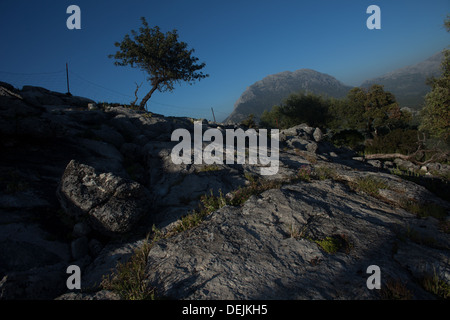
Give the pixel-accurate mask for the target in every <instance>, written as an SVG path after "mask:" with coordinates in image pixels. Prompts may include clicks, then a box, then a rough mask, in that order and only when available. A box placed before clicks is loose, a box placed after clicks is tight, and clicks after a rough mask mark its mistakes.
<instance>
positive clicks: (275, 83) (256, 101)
mask: <svg viewBox="0 0 450 320" xmlns="http://www.w3.org/2000/svg"><path fill="white" fill-rule="evenodd" d="M351 88H352V87H350V86H347V85H345V84H343V83H342V82H340V81H338V80H337V79H336V78H334V77H332V76H330V75H328V74H325V73H320V72H317V71H314V70H311V69H299V70H297V71H294V72H290V71H284V72H280V73H277V74H272V75H269V76H267V77H265V78H264V79H262V80H260V81H257V82H255V83H254V84H253V85H251V86H250V87H248V88H247V89H246V90H245V91H244V93H242V95H241V96H240V98H239V99H238V100H237V101H236V103H235V105H234V110H233V112H232V113H231V114H230V116H229V117H228V118H227V119H225V122H240V121H242V120H244V119H246V118H247V116H248V115H249V114H254V115H255V117H256V118H259V117H260V116H261V115H262V113H263V112H264V110H270V109H271V108H272V107H273V106H274V105H276V104H280V103H281V102H282V101H283V100H284V99H285V98H287V97H288V96H289V95H290V94H292V93H298V92H300V91H302V92H305V93H307V92H311V93H314V94H323V95H326V96H329V97H335V98H340V97H344V96H345V95H346V94H347V92H348V91H349V90H350V89H351Z"/></svg>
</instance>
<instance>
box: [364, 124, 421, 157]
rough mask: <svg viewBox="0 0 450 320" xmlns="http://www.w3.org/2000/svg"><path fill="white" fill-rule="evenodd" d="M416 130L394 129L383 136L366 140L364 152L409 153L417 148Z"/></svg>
mask: <svg viewBox="0 0 450 320" xmlns="http://www.w3.org/2000/svg"><path fill="white" fill-rule="evenodd" d="M417 134H418V131H417V130H413V129H395V130H393V131H391V132H389V133H388V134H386V135H384V136H376V137H375V138H373V139H372V140H370V141H368V143H367V145H366V148H365V152H366V153H401V154H410V153H413V152H414V151H416V150H417V146H418V139H417Z"/></svg>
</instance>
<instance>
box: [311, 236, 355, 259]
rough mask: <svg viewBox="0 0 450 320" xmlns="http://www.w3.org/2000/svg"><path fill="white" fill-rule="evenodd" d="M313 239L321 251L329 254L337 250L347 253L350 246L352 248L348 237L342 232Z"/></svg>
mask: <svg viewBox="0 0 450 320" xmlns="http://www.w3.org/2000/svg"><path fill="white" fill-rule="evenodd" d="M313 241H314V242H315V243H317V244H318V245H319V246H320V248H322V250H323V251H325V252H326V253H329V254H335V253H336V252H338V251H344V252H345V253H347V254H348V253H349V252H350V250H351V248H353V245H352V244H351V243H350V241H349V239H348V237H347V236H346V235H344V234H335V235H332V236H328V237H325V238H323V239H320V240H313Z"/></svg>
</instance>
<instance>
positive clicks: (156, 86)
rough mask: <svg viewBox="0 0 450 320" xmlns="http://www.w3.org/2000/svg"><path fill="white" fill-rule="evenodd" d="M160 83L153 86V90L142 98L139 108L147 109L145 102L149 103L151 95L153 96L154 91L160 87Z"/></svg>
mask: <svg viewBox="0 0 450 320" xmlns="http://www.w3.org/2000/svg"><path fill="white" fill-rule="evenodd" d="M158 84H159V83H157V84H155V85H154V86H153V88H152V90H150V92H149V93H147V95H146V96H145V97H144V98H143V99H142V101H141V103H140V104H139V110H145V104H146V103H147V101H148V99H150V97H151V96H152V94H153V92H155V91H156V89H158Z"/></svg>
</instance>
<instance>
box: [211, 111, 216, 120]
mask: <svg viewBox="0 0 450 320" xmlns="http://www.w3.org/2000/svg"><path fill="white" fill-rule="evenodd" d="M211 111H212V114H213V118H214V122H216V116H215V115H214V109H213V108H212V107H211Z"/></svg>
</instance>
